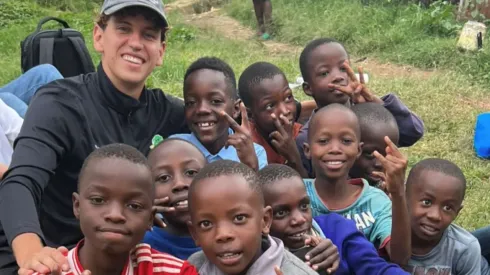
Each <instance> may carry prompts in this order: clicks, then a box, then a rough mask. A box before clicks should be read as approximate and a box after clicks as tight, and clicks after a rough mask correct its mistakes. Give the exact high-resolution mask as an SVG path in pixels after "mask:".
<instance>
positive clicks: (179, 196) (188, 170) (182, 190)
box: [148, 140, 206, 228]
mask: <svg viewBox="0 0 490 275" xmlns="http://www.w3.org/2000/svg"><path fill="white" fill-rule="evenodd" d="M148 161H149V163H150V166H151V167H152V176H153V179H154V182H155V197H156V198H165V197H169V202H168V205H167V206H168V207H174V208H175V210H176V211H175V212H170V213H166V214H165V219H166V221H167V222H168V223H169V224H170V225H173V226H177V227H184V228H185V227H187V222H188V221H190V215H189V210H188V207H187V196H188V191H189V186H190V184H191V182H192V179H193V178H194V176H195V175H196V174H197V173H198V172H199V170H201V169H202V168H203V167H204V165H206V159H205V158H204V156H203V155H202V153H201V152H200V151H199V149H197V148H196V147H194V146H192V145H191V144H189V143H187V142H184V141H180V140H172V141H167V142H166V143H165V144H162V145H160V146H158V147H157V148H156V149H155V151H154V152H152V154H150V156H149V158H148Z"/></svg>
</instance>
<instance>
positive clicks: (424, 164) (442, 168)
mask: <svg viewBox="0 0 490 275" xmlns="http://www.w3.org/2000/svg"><path fill="white" fill-rule="evenodd" d="M406 188H407V203H408V209H409V212H410V216H411V217H410V218H411V230H412V257H411V259H410V261H409V264H408V266H407V267H406V270H407V271H409V272H411V274H414V275H417V274H433V275H463V274H468V275H470V274H471V275H477V274H482V273H481V272H482V271H483V269H484V268H485V267H484V266H482V261H481V259H482V256H481V250H480V244H479V243H478V240H477V239H476V238H475V237H474V236H473V235H471V234H470V233H469V232H467V231H466V230H464V229H463V228H461V227H459V226H457V225H455V224H452V222H453V221H454V219H455V218H456V217H457V215H458V213H459V211H460V210H461V209H462V208H463V206H462V203H463V199H464V195H465V190H466V179H465V177H464V175H463V172H462V171H461V169H459V167H458V166H456V165H455V164H454V163H452V162H450V161H447V160H443V159H425V160H422V161H420V162H419V163H417V164H416V165H415V166H414V167H413V168H412V170H411V171H410V174H409V175H408V179H407V187H406ZM484 272H487V271H484ZM483 274H485V273H483Z"/></svg>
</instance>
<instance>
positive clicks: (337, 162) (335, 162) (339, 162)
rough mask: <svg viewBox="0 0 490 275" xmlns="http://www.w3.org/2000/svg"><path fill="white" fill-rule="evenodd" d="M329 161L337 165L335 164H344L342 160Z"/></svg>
mask: <svg viewBox="0 0 490 275" xmlns="http://www.w3.org/2000/svg"><path fill="white" fill-rule="evenodd" d="M328 163H329V164H334V165H335V164H342V162H341V161H329V162H328Z"/></svg>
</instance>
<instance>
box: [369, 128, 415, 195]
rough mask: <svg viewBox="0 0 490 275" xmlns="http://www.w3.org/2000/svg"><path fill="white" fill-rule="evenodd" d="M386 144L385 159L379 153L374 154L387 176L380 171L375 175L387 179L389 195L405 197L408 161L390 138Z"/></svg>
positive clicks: (386, 138)
mask: <svg viewBox="0 0 490 275" xmlns="http://www.w3.org/2000/svg"><path fill="white" fill-rule="evenodd" d="M385 142H386V144H387V145H388V146H387V147H386V157H383V155H381V154H380V153H379V152H377V151H374V153H373V154H374V156H375V157H376V158H377V159H378V160H379V161H380V162H381V164H382V165H383V167H384V169H385V172H384V174H385V175H382V174H383V173H382V172H378V171H375V172H373V174H375V175H378V176H380V177H383V176H384V177H385V178H386V180H385V183H386V190H387V191H388V193H389V194H391V195H392V196H393V195H396V196H398V195H403V194H405V172H406V170H407V166H408V160H407V158H406V157H405V156H404V155H403V154H402V153H401V152H400V151H399V150H398V147H396V145H395V144H394V143H393V142H392V141H391V140H390V138H389V137H387V136H386V137H385Z"/></svg>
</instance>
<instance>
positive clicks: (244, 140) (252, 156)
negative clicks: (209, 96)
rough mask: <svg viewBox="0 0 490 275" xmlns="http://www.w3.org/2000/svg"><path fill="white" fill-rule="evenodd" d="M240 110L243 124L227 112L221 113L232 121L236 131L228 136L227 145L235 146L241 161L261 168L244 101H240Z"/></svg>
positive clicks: (253, 167)
mask: <svg viewBox="0 0 490 275" xmlns="http://www.w3.org/2000/svg"><path fill="white" fill-rule="evenodd" d="M240 112H241V115H242V125H239V124H238V123H237V122H236V121H235V120H234V119H233V118H232V117H231V116H229V115H228V114H227V113H225V112H222V113H221V115H222V116H223V117H225V118H226V119H227V120H228V122H229V123H230V127H231V129H233V131H235V133H234V134H233V135H231V136H228V140H227V141H226V146H233V147H235V149H236V151H237V154H238V159H240V161H241V162H243V163H245V164H246V165H248V166H249V167H250V168H252V169H255V170H259V160H258V159H257V154H256V153H255V148H254V143H253V140H252V134H251V132H250V122H249V121H248V115H247V109H246V108H245V105H243V103H240Z"/></svg>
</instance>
